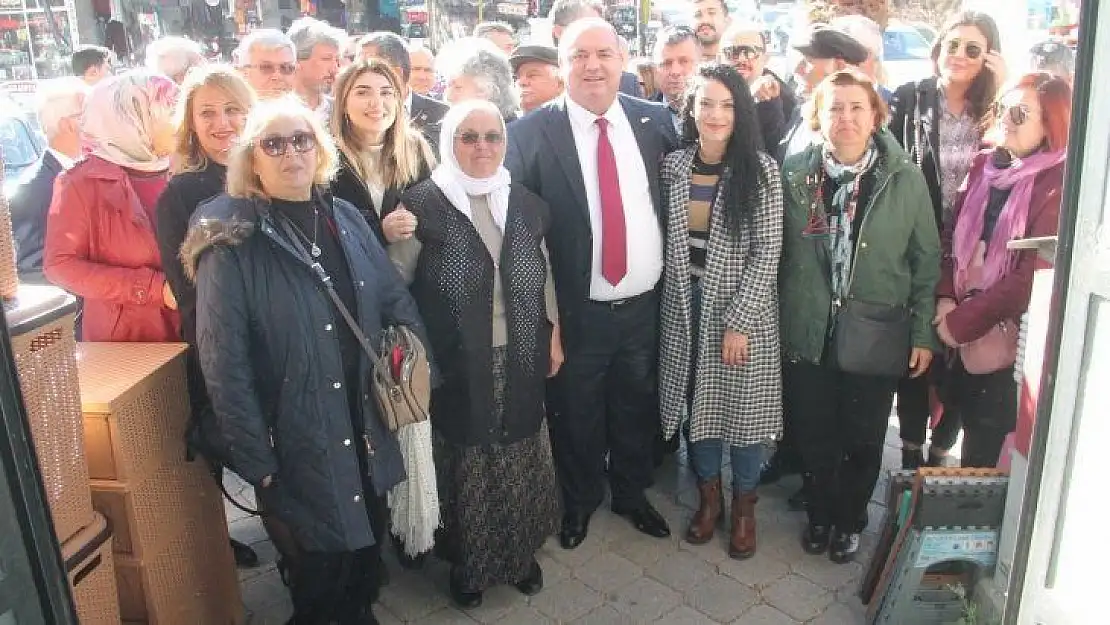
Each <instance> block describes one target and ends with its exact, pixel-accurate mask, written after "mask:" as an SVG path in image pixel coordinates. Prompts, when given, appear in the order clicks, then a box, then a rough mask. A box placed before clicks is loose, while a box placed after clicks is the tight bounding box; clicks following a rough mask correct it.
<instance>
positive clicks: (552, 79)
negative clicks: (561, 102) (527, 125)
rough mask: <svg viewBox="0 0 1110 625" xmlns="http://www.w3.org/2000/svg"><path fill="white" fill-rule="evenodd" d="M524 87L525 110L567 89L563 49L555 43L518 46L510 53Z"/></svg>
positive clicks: (510, 58)
mask: <svg viewBox="0 0 1110 625" xmlns="http://www.w3.org/2000/svg"><path fill="white" fill-rule="evenodd" d="M509 63H510V64H511V65H512V66H513V75H514V76H515V77H516V86H517V87H518V88H519V89H520V108H521V110H523V111H524V113H525V114H528V113H529V112H531V111H533V110H534V109H537V108H539V107H540V106H541V105H542V104H544V103H545V102H549V101H551V100H554V99H555V98H557V97H559V96H560V95H562V93H563V79H562V77H561V76H560V75H559V51H558V50H556V49H555V48H553V47H552V46H541V45H524V46H518V47H517V49H516V50H514V51H513V55H512V56H511V57H509Z"/></svg>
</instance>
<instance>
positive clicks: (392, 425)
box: [340, 309, 432, 432]
mask: <svg viewBox="0 0 1110 625" xmlns="http://www.w3.org/2000/svg"><path fill="white" fill-rule="evenodd" d="M340 310H342V309H340ZM359 333H360V331H358V332H356V333H355V336H358V334H359ZM360 341H361V339H360ZM364 347H365V345H364ZM379 353H380V354H381V356H375V355H374V354H373V352H370V351H368V352H367V355H368V356H370V359H371V361H374V362H373V365H374V366H373V371H372V372H371V376H372V377H371V383H372V386H373V387H374V397H375V398H376V399H377V400H378V408H379V409H380V410H381V417H382V422H383V423H385V425H386V427H388V428H389V429H390V431H392V432H396V431H397V430H399V429H401V428H402V427H404V426H406V425H410V424H412V423H418V422H420V421H424V420H425V419H427V418H428V405H429V403H430V402H431V395H432V375H431V367H430V366H429V364H428V353H427V352H426V351H425V350H424V344H423V343H421V342H420V339H419V338H418V337H417V336H416V333H414V332H413V331H412V330H410V329H409V328H407V327H405V326H393V327H390V328H386V329H385V331H383V332H382V345H381V350H380V352H379Z"/></svg>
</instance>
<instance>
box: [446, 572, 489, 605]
mask: <svg viewBox="0 0 1110 625" xmlns="http://www.w3.org/2000/svg"><path fill="white" fill-rule="evenodd" d="M455 580H456V577H455V575H454V572H452V574H451V582H450V586H451V600H452V601H454V602H455V605H457V606H459V607H460V608H463V609H464V610H469V609H471V608H476V607H478V606H480V605H482V591H478V592H464V591H463V590H462V588H460V587H459V585H458V583H457V582H456V581H455Z"/></svg>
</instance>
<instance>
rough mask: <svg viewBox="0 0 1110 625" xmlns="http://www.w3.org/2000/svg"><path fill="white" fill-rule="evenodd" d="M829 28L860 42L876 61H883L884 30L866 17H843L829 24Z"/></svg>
mask: <svg viewBox="0 0 1110 625" xmlns="http://www.w3.org/2000/svg"><path fill="white" fill-rule="evenodd" d="M829 28H832V29H835V30H839V31H840V32H842V33H844V34H845V35H848V36H849V37H851V38H852V39H855V40H856V41H858V42H860V44H862V45H863V47H865V48H867V51H868V52H870V53H871V56H872V57H873V58H874V59H875V60H876V61H882V60H883V29H882V28H881V27H880V26H879V24H878V23H877V22H876V21H875V20H873V19H871V18H870V17H867V16H865V15H842V16H840V17H837V18H834V19H833V20H832V21H831V22H829Z"/></svg>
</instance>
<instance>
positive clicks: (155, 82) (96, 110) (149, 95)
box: [81, 70, 178, 172]
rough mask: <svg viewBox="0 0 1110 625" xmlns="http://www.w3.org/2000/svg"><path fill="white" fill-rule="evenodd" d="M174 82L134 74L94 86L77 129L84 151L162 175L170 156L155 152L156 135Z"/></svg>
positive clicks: (167, 113)
mask: <svg viewBox="0 0 1110 625" xmlns="http://www.w3.org/2000/svg"><path fill="white" fill-rule="evenodd" d="M177 94H178V88H177V84H176V83H174V82H173V81H172V80H170V78H169V77H167V76H163V75H162V74H157V73H154V72H151V71H148V70H132V71H129V72H127V73H126V74H121V75H119V76H114V77H112V78H109V79H107V80H104V81H101V82H100V83H97V85H96V86H95V87H93V89H92V91H91V92H90V93H89V95H88V98H87V99H86V100H85V113H84V116H83V117H82V119H81V131H82V133H83V135H84V140H85V142H86V144H87V148H88V151H89V152H91V153H92V154H94V155H96V156H99V157H100V158H103V159H104V160H106V161H108V162H111V163H115V164H116V165H119V166H120V167H126V168H128V169H135V170H138V171H145V172H157V171H164V170H166V169H167V168H168V167H169V165H170V159H169V156H168V155H167V156H159V155H157V154H155V152H154V133H155V132H157V129H158V127H159V126H160V125H161V124H164V123H168V120H169V119H170V117H171V116H172V115H173V108H174V106H175V105H176V103H177Z"/></svg>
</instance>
